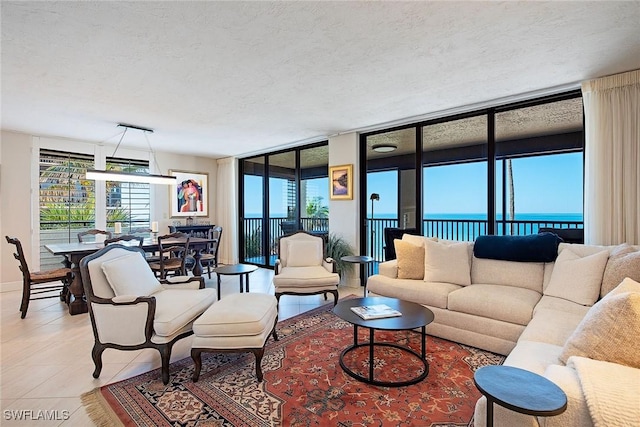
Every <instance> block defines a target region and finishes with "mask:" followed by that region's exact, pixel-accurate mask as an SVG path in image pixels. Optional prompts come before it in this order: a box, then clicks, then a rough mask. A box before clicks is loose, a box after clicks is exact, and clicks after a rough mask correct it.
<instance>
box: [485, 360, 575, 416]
mask: <svg viewBox="0 0 640 427" xmlns="http://www.w3.org/2000/svg"><path fill="white" fill-rule="evenodd" d="M473 381H474V382H475V384H476V387H478V390H480V393H482V394H484V395H485V397H486V398H487V427H492V426H493V404H494V403H497V404H498V405H500V406H502V407H505V408H507V409H510V410H512V411H515V412H518V413H520V414H527V415H534V416H537V417H548V416H552V415H559V414H561V413H563V412H564V411H565V409H567V395H566V394H565V393H564V391H562V389H561V388H560V387H558V386H557V385H555V384H554V383H553V382H551V381H549V380H548V379H546V378H545V377H543V376H540V375H538V374H536V373H533V372H530V371H526V370H524V369H520V368H514V367H512V366H485V367H483V368H480V369H478V370H477V371H476V373H475V374H474V376H473Z"/></svg>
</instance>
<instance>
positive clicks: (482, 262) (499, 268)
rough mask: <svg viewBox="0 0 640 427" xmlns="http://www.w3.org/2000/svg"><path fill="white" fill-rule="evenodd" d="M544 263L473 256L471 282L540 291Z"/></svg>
mask: <svg viewBox="0 0 640 427" xmlns="http://www.w3.org/2000/svg"><path fill="white" fill-rule="evenodd" d="M543 277H544V264H542V263H538V262H515V261H501V260H495V259H483V258H476V257H474V258H473V262H472V263H471V283H485V284H487V283H490V284H494V285H505V286H516V287H519V288H527V289H531V290H533V291H536V292H539V293H542V280H543Z"/></svg>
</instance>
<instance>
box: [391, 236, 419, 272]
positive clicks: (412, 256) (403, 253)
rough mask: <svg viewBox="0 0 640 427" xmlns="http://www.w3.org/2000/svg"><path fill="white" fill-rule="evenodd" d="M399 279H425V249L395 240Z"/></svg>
mask: <svg viewBox="0 0 640 427" xmlns="http://www.w3.org/2000/svg"><path fill="white" fill-rule="evenodd" d="M393 246H394V247H395V249H396V259H397V260H398V279H416V280H422V279H424V247H422V246H416V245H414V244H412V243H409V242H405V241H402V240H398V239H394V240H393Z"/></svg>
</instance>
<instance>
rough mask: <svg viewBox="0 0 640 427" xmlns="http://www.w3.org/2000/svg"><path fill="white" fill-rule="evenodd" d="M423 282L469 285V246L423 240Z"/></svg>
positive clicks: (459, 243)
mask: <svg viewBox="0 0 640 427" xmlns="http://www.w3.org/2000/svg"><path fill="white" fill-rule="evenodd" d="M424 244H425V253H424V281H425V282H448V283H453V284H456V285H462V286H466V285H470V284H471V265H470V262H469V244H468V243H465V242H456V243H442V242H434V241H431V240H425V241H424Z"/></svg>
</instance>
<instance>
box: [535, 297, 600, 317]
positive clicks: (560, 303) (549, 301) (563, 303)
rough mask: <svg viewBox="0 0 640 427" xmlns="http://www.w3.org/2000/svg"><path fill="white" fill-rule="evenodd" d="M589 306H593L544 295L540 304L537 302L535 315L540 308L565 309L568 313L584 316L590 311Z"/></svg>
mask: <svg viewBox="0 0 640 427" xmlns="http://www.w3.org/2000/svg"><path fill="white" fill-rule="evenodd" d="M589 308H591V307H587V306H584V305H582V304H578V303H575V302H573V301H569V300H566V299H562V298H556V297H551V296H549V295H543V296H542V298H540V302H538V304H536V307H535V308H534V309H533V316H534V317H535V315H536V312H537V311H538V310H544V309H549V310H555V311H564V312H567V313H571V314H576V315H578V316H580V317H584V316H585V314H587V312H588V311H589Z"/></svg>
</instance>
